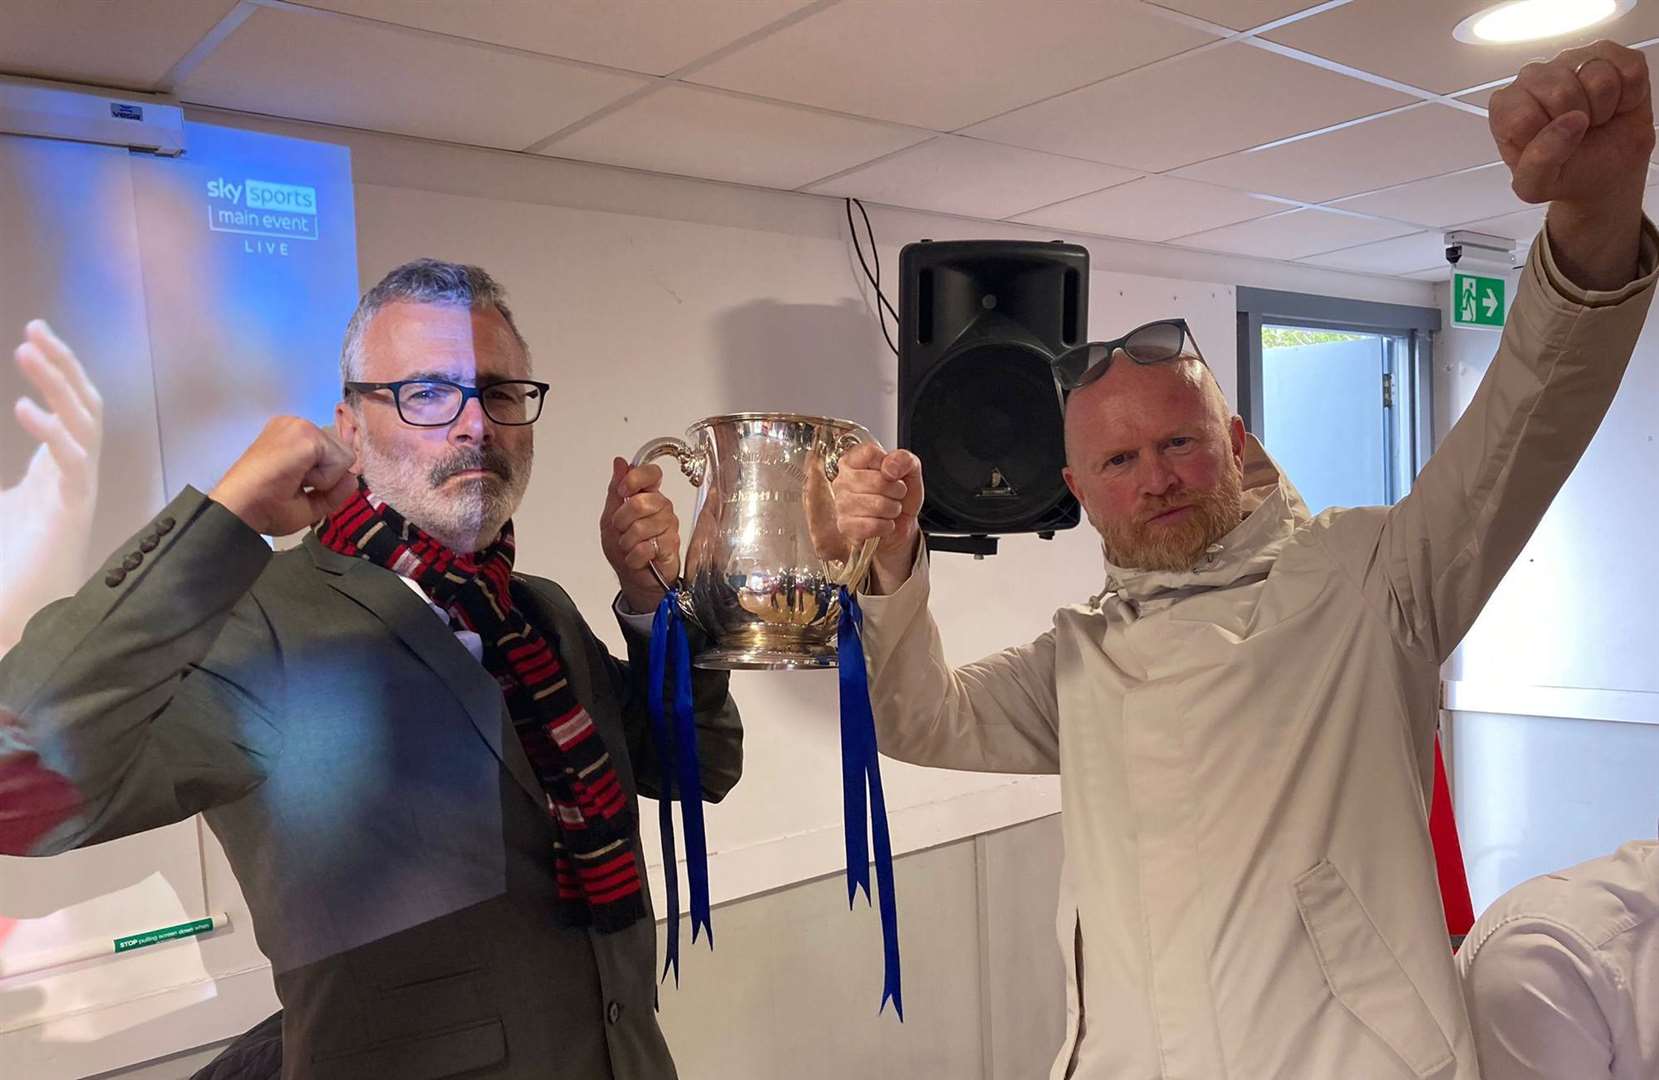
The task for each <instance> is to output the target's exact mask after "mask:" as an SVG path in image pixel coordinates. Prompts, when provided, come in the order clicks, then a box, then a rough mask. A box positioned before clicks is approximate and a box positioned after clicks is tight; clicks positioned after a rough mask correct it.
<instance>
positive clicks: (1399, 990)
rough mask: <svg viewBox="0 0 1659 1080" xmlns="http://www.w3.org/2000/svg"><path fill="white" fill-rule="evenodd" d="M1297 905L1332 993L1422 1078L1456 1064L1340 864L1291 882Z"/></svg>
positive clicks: (1322, 866) (1322, 867) (1326, 864)
mask: <svg viewBox="0 0 1659 1080" xmlns="http://www.w3.org/2000/svg"><path fill="white" fill-rule="evenodd" d="M1293 887H1294V889H1295V891H1296V907H1297V909H1298V910H1299V911H1300V912H1301V913H1302V925H1303V926H1304V927H1306V929H1307V932H1308V938H1309V940H1311V941H1312V942H1313V951H1314V955H1315V956H1317V957H1318V959H1319V967H1320V970H1321V971H1323V972H1324V973H1325V983H1326V985H1327V986H1329V987H1330V989H1331V994H1332V995H1333V996H1335V998H1336V999H1337V1000H1338V1001H1339V1002H1341V1003H1342V1006H1343V1007H1344V1008H1346V1009H1347V1010H1348V1011H1349V1012H1350V1013H1352V1014H1353V1015H1354V1018H1355V1019H1356V1020H1358V1021H1359V1022H1360V1023H1361V1024H1364V1025H1365V1026H1366V1028H1368V1029H1369V1030H1370V1032H1371V1033H1372V1034H1373V1035H1375V1036H1376V1037H1377V1038H1378V1039H1380V1040H1382V1042H1383V1043H1384V1045H1386V1046H1387V1047H1388V1048H1389V1049H1390V1050H1392V1051H1393V1052H1394V1054H1395V1056H1397V1057H1398V1058H1399V1059H1400V1060H1401V1061H1402V1062H1403V1063H1404V1064H1405V1066H1406V1067H1407V1068H1408V1069H1410V1070H1411V1073H1412V1075H1413V1076H1417V1077H1419V1078H1420V1080H1433V1078H1435V1077H1438V1076H1441V1075H1442V1074H1444V1073H1449V1071H1450V1069H1451V1068H1452V1067H1454V1066H1455V1065H1456V1063H1457V1058H1456V1055H1454V1054H1453V1053H1452V1047H1451V1044H1450V1043H1449V1042H1447V1041H1446V1035H1445V1033H1444V1032H1442V1031H1441V1030H1440V1025H1439V1024H1437V1023H1435V1020H1434V1014H1433V1013H1431V1012H1429V1007H1428V1005H1427V1004H1425V1003H1424V1001H1423V998H1422V996H1421V995H1420V994H1418V993H1417V988H1416V987H1415V986H1413V985H1412V982H1411V979H1410V977H1408V976H1407V975H1406V972H1405V969H1404V968H1402V967H1401V966H1400V962H1399V960H1397V959H1396V958H1395V956H1394V951H1393V950H1392V949H1390V948H1389V947H1388V942H1386V941H1384V940H1383V936H1382V934H1381V933H1380V932H1378V930H1377V927H1376V924H1375V923H1373V922H1372V921H1371V916H1370V915H1368V914H1366V911H1365V908H1364V907H1363V906H1362V905H1361V904H1360V902H1359V897H1357V896H1355V895H1354V892H1353V890H1352V889H1350V888H1349V887H1348V883H1347V882H1346V881H1345V880H1343V877H1342V875H1341V874H1340V873H1339V872H1338V871H1337V868H1336V867H1335V866H1334V865H1332V864H1331V862H1330V861H1329V860H1328V859H1327V860H1321V861H1320V862H1319V863H1318V864H1317V865H1316V866H1314V867H1313V869H1311V870H1309V871H1308V872H1307V873H1305V874H1303V875H1302V876H1301V877H1299V878H1297V879H1296V881H1295V883H1294V886H1293Z"/></svg>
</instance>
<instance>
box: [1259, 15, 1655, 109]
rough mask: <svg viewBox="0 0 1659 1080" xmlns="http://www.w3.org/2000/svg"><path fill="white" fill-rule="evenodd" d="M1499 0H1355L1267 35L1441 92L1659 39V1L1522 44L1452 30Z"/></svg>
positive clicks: (1324, 55)
mask: <svg viewBox="0 0 1659 1080" xmlns="http://www.w3.org/2000/svg"><path fill="white" fill-rule="evenodd" d="M1493 2H1494V0H1353V2H1352V3H1349V4H1343V5H1342V6H1340V7H1334V8H1331V9H1330V10H1329V11H1323V12H1320V13H1319V14H1318V15H1310V16H1309V17H1308V18H1306V19H1302V20H1300V21H1298V22H1294V23H1291V24H1289V25H1287V26H1284V27H1281V28H1280V29H1278V30H1272V31H1269V32H1268V33H1267V34H1266V35H1265V36H1266V37H1267V39H1268V40H1270V41H1277V42H1280V43H1282V44H1285V45H1290V46H1293V47H1294V48H1298V49H1302V50H1304V51H1306V52H1310V53H1313V54H1315V55H1317V56H1322V57H1325V58H1326V59H1328V60H1335V61H1337V62H1338V63H1342V64H1347V65H1349V66H1350V67H1356V68H1360V69H1361V70H1364V71H1369V72H1372V73H1374V74H1377V75H1383V76H1386V77H1388V78H1390V79H1394V80H1396V81H1397V82H1403V83H1406V84H1407V85H1409V86H1417V87H1421V88H1423V89H1425V90H1433V91H1434V92H1435V93H1437V94H1446V93H1451V92H1452V91H1454V90H1463V89H1467V88H1468V87H1471V86H1478V85H1480V84H1481V83H1485V82H1491V81H1492V80H1493V79H1501V78H1503V77H1504V76H1506V75H1513V74H1515V73H1516V72H1517V71H1519V70H1520V69H1521V65H1523V64H1525V63H1527V62H1528V61H1529V60H1535V59H1537V58H1539V57H1541V56H1552V55H1554V54H1555V53H1557V52H1559V51H1560V50H1562V49H1565V48H1568V47H1570V46H1573V45H1582V44H1585V43H1587V42H1590V41H1594V40H1596V39H1597V38H1604V37H1605V38H1612V39H1613V40H1615V41H1618V42H1621V43H1624V44H1627V45H1628V44H1630V43H1632V42H1636V41H1646V40H1647V39H1648V38H1652V37H1659V4H1655V3H1652V2H1651V0H1649V2H1646V3H1641V4H1638V5H1636V7H1635V8H1634V9H1632V10H1631V11H1629V12H1627V13H1626V14H1624V15H1623V16H1621V17H1619V18H1618V19H1615V20H1613V21H1612V22H1609V23H1603V24H1602V25H1600V26H1596V27H1592V28H1590V29H1589V30H1586V31H1581V32H1579V33H1577V34H1569V35H1566V36H1563V37H1560V38H1555V39H1552V40H1549V41H1533V42H1525V43H1521V44H1517V45H1466V44H1464V43H1463V42H1461V41H1458V40H1457V39H1456V38H1454V37H1452V30H1453V29H1454V28H1455V27H1456V26H1457V24H1458V23H1460V22H1462V21H1463V20H1464V19H1465V18H1466V17H1467V16H1469V15H1472V14H1474V13H1475V12H1476V11H1479V10H1481V9H1482V8H1486V7H1490V6H1492V4H1493Z"/></svg>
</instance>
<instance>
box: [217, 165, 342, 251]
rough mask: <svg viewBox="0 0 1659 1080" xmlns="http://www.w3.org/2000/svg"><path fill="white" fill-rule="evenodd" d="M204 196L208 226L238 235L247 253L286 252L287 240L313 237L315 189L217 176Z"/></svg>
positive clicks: (314, 229)
mask: <svg viewBox="0 0 1659 1080" xmlns="http://www.w3.org/2000/svg"><path fill="white" fill-rule="evenodd" d="M207 197H208V199H209V202H208V206H207V226H208V228H210V229H212V230H213V231H214V232H224V233H239V234H241V235H242V236H243V237H245V238H246V239H244V240H243V241H242V250H244V251H246V252H248V253H249V254H252V255H287V254H288V241H290V240H315V239H317V189H316V188H313V187H306V186H305V185H303V184H274V183H271V182H270V181H268V180H254V179H251V178H250V179H246V180H243V181H242V182H241V183H237V182H236V181H234V180H226V179H225V178H224V177H218V178H216V179H213V180H210V181H208V184H207ZM255 238H257V239H255Z"/></svg>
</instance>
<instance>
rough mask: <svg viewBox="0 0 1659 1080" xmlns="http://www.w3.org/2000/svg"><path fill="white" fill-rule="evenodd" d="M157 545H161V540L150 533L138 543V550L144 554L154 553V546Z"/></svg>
mask: <svg viewBox="0 0 1659 1080" xmlns="http://www.w3.org/2000/svg"><path fill="white" fill-rule="evenodd" d="M159 543H161V538H160V537H159V536H156V535H155V534H154V533H151V534H150V535H149V536H146V537H145V538H144V539H142V540H140V541H139V542H138V550H139V551H144V552H150V551H154V550H155V549H156V545H157V544H159Z"/></svg>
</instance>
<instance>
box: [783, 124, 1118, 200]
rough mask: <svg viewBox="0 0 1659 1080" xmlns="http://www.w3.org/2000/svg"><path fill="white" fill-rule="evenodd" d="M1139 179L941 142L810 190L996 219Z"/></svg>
mask: <svg viewBox="0 0 1659 1080" xmlns="http://www.w3.org/2000/svg"><path fill="white" fill-rule="evenodd" d="M1138 175H1139V174H1138V173H1133V172H1130V171H1129V170H1127V169H1117V168H1113V167H1112V166H1110V165H1099V164H1096V163H1095V162H1092V161H1079V160H1077V159H1076V158H1063V157H1055V156H1054V155H1053V154H1039V153H1037V152H1036V151H1035V150H1021V149H1019V148H1018V147H1014V146H1003V145H1001V144H999V143H988V142H981V141H980V140H978V139H968V138H964V137H962V136H961V135H940V136H938V137H937V138H934V139H931V140H929V141H928V142H925V143H922V144H921V145H920V146H914V147H911V148H910V149H908V150H901V151H899V152H898V153H897V154H894V155H892V156H891V157H886V158H883V159H881V160H880V161H876V162H872V163H871V164H869V165H866V166H864V167H863V168H860V169H854V170H853V171H852V172H850V173H847V174H846V175H844V176H838V177H836V178H835V179H833V180H829V181H826V182H825V183H822V184H814V185H813V186H812V187H811V188H809V189H808V190H809V191H812V192H814V193H817V194H820V195H852V196H855V197H857V198H860V199H867V200H869V201H871V202H880V203H887V204H889V205H891V206H908V207H911V208H912V209H916V210H937V211H939V212H941V213H946V214H964V215H967V216H968V217H981V218H993V219H998V218H1006V217H1012V216H1013V215H1015V214H1018V213H1019V212H1020V211H1022V210H1029V209H1031V208H1032V207H1035V206H1044V205H1047V204H1048V203H1053V202H1059V201H1060V200H1062V199H1069V198H1071V197H1072V196H1074V195H1079V194H1082V193H1084V192H1088V191H1099V190H1100V189H1101V188H1104V187H1109V186H1111V185H1113V184H1122V183H1124V182H1125V181H1127V180H1133V179H1135V178H1136V176H1138Z"/></svg>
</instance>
